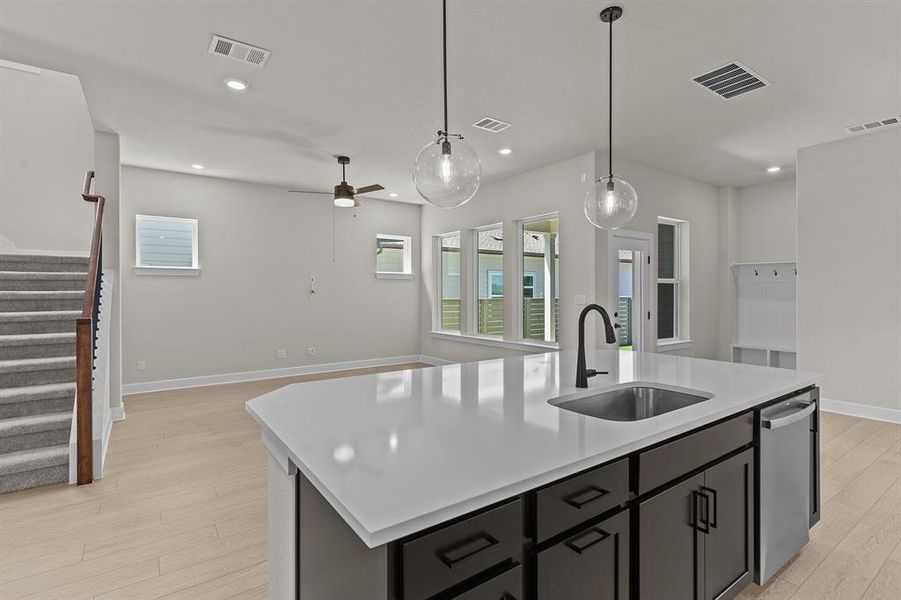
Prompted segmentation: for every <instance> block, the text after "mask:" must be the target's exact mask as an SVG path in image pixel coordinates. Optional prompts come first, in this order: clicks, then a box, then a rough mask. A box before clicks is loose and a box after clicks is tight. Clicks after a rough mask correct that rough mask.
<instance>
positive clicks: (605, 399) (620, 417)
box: [548, 383, 713, 421]
mask: <svg viewBox="0 0 901 600" xmlns="http://www.w3.org/2000/svg"><path fill="white" fill-rule="evenodd" d="M711 398H713V394H709V393H707V392H702V391H699V390H689V389H684V388H676V387H668V388H663V387H658V386H656V385H653V384H647V383H634V384H628V385H624V386H618V387H615V388H608V389H606V390H604V391H601V392H599V393H597V394H592V395H590V396H579V397H574V396H572V395H570V396H562V397H560V398H554V399H551V400H548V403H549V404H552V405H554V406H556V407H557V408H562V409H564V410H569V411H572V412H576V413H579V414H581V415H586V416H589V417H596V418H598V419H606V420H608V421H640V420H642V419H650V418H651V417H656V416H658V415H662V414H665V413H668V412H672V411H674V410H679V409H680V408H685V407H688V406H692V405H694V404H698V403H699V402H704V401H706V400H710V399H711Z"/></svg>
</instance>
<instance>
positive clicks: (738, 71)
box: [692, 61, 769, 99]
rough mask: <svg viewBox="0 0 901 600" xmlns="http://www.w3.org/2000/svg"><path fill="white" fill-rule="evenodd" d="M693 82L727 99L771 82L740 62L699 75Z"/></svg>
mask: <svg viewBox="0 0 901 600" xmlns="http://www.w3.org/2000/svg"><path fill="white" fill-rule="evenodd" d="M692 81H694V82H695V83H696V84H698V85H699V86H701V87H703V88H704V89H706V90H709V91H711V92H713V93H714V94H716V95H717V96H720V97H721V98H726V99H729V98H735V97H736V96H741V95H742V94H747V93H748V92H750V91H752V90H756V89H760V88H762V87H765V86H767V85H769V82H768V81H766V80H765V79H764V78H763V77H761V76H760V75H758V74H757V73H755V72H754V71H752V70H751V69H749V68H748V67H746V66H744V65H743V64H741V63H740V62H738V61H733V62H731V63H729V64H728V65H725V66H722V67H719V68H718V69H714V70H713V71H710V72H709V73H704V74H703V75H698V76H697V77H695V78H694V79H692Z"/></svg>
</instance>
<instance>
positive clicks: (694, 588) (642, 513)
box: [638, 473, 708, 600]
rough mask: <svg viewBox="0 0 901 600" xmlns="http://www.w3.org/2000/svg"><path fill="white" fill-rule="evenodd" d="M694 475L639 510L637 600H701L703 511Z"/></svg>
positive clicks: (699, 479)
mask: <svg viewBox="0 0 901 600" xmlns="http://www.w3.org/2000/svg"><path fill="white" fill-rule="evenodd" d="M703 485H704V474H703V473H701V474H699V475H695V476H694V477H692V478H691V479H688V480H686V481H683V482H682V483H679V484H677V485H674V486H673V487H671V488H668V489H666V490H664V491H662V492H660V493H659V494H657V495H655V496H652V497H651V498H649V499H647V500H645V501H644V502H642V503H641V504H639V505H638V521H639V526H638V527H639V534H638V581H639V583H638V587H639V594H638V595H639V597H640V598H641V600H674V599H676V598H678V599H679V600H702V598H703V597H704V594H703V591H704V589H703V588H704V543H705V538H706V537H707V536H706V535H705V534H704V533H702V531H701V530H703V529H707V528H708V523H707V521H705V519H704V517H705V515H706V513H707V510H708V507H707V506H706V502H707V501H706V500H705V499H704V496H702V495H701V494H700V493H699V492H700V489H701V488H702V487H703Z"/></svg>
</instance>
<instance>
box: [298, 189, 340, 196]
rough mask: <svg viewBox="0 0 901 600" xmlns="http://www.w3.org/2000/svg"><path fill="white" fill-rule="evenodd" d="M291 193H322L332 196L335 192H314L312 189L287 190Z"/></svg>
mask: <svg viewBox="0 0 901 600" xmlns="http://www.w3.org/2000/svg"><path fill="white" fill-rule="evenodd" d="M288 191H289V192H291V193H293V194H322V195H324V196H334V195H335V192H314V191H313V190H288Z"/></svg>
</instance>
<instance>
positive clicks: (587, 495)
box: [535, 458, 629, 543]
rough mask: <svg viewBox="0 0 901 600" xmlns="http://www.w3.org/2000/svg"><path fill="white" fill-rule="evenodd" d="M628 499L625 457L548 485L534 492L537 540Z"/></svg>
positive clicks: (542, 539) (627, 469)
mask: <svg viewBox="0 0 901 600" xmlns="http://www.w3.org/2000/svg"><path fill="white" fill-rule="evenodd" d="M628 499H629V459H628V458H624V459H622V460H618V461H616V462H615V463H612V464H609V465H606V466H603V467H599V468H597V469H592V470H591V471H588V472H586V473H582V474H581V475H576V476H575V477H571V478H570V479H567V480H565V481H561V482H559V483H554V484H551V485H550V486H548V487H546V488H543V489H541V490H539V491H538V492H536V494H535V508H536V513H537V514H536V519H537V525H536V527H537V530H536V537H537V539H536V541H537V542H539V543H540V542H543V541H544V540H546V539H548V538H550V537H553V536H555V535H557V534H558V533H561V532H563V531H566V530H567V529H569V528H570V527H574V526H576V525H578V524H579V523H582V522H584V521H587V520H588V519H591V518H592V517H596V516H598V515H600V514H601V513H604V512H606V511H608V510H610V509H612V508H616V507H617V506H619V505H621V504H623V503H625V502H626V501H627V500H628Z"/></svg>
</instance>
